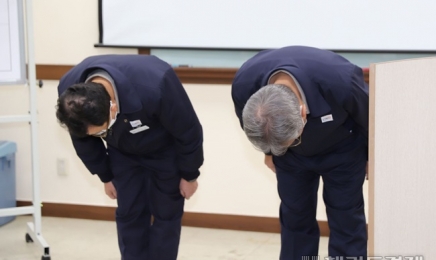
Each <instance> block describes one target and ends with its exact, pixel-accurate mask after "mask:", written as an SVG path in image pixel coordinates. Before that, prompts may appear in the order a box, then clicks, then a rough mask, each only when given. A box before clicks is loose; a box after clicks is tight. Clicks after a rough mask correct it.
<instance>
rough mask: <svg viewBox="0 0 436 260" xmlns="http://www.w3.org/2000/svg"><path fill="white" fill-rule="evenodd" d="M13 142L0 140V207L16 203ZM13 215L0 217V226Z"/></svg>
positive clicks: (15, 146) (12, 218)
mask: <svg viewBox="0 0 436 260" xmlns="http://www.w3.org/2000/svg"><path fill="white" fill-rule="evenodd" d="M16 151H17V145H16V144H15V143H14V142H9V141H0V209H2V208H13V207H16V205H17V198H16V192H15V153H16ZM14 219H15V216H8V217H0V226H2V225H4V224H6V223H8V222H10V221H12V220H14Z"/></svg>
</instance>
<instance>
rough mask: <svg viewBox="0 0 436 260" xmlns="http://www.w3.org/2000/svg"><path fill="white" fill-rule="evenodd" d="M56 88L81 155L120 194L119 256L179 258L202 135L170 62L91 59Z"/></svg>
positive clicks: (109, 190) (111, 192)
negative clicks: (184, 208) (183, 218)
mask: <svg viewBox="0 0 436 260" xmlns="http://www.w3.org/2000/svg"><path fill="white" fill-rule="evenodd" d="M58 92H59V99H58V102H57V111H56V116H57V118H58V120H59V122H60V124H61V125H62V126H64V127H66V128H67V129H68V131H69V133H70V135H71V139H72V142H73V145H74V148H75V150H76V153H77V155H78V156H79V158H80V159H81V160H82V162H83V163H84V164H85V166H86V167H87V169H88V170H89V171H90V172H91V173H92V174H96V175H98V177H99V178H100V180H101V181H102V182H103V183H104V189H105V192H106V194H107V195H108V196H109V197H110V198H112V199H117V203H118V207H117V210H116V223H117V230H118V243H119V248H120V252H121V255H122V259H123V260H144V259H154V260H157V259H168V260H171V259H174V260H175V259H176V258H177V252H178V246H179V241H180V232H181V219H182V215H183V207H184V199H189V198H190V197H191V196H192V195H193V194H194V193H195V191H196V189H197V186H198V184H197V177H198V176H199V174H200V172H199V168H200V166H201V165H202V163H203V148H202V147H203V133H202V127H201V125H200V122H199V120H198V118H197V115H196V113H195V111H194V109H193V107H192V105H191V102H190V100H189V98H188V96H187V94H186V92H185V90H184V88H183V86H182V85H181V83H180V81H179V79H178V78H177V76H176V74H175V72H174V70H173V69H172V67H171V66H169V65H168V64H167V63H165V62H163V61H161V60H159V59H158V58H156V57H154V56H145V55H102V56H93V57H89V58H87V59H85V60H84V61H82V62H81V63H80V64H78V65H77V66H75V67H74V68H72V69H71V70H70V71H69V72H68V73H66V75H64V76H63V77H62V79H61V80H60V83H59V86H58ZM105 143H106V145H105Z"/></svg>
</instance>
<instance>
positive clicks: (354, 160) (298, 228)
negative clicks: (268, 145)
mask: <svg viewBox="0 0 436 260" xmlns="http://www.w3.org/2000/svg"><path fill="white" fill-rule="evenodd" d="M303 141H304V140H303ZM273 160H274V164H275V166H276V172H277V182H278V192H279V196H280V199H281V204H280V223H281V240H282V241H281V242H282V246H281V252H280V259H282V260H301V259H304V258H303V256H318V247H319V237H320V232H319V227H318V224H317V220H316V206H317V198H318V197H317V193H318V186H319V179H320V177H321V178H322V180H323V183H324V190H323V199H324V203H325V205H326V211H327V218H328V225H329V228H330V239H329V248H328V250H329V256H331V257H333V258H334V259H336V257H340V256H342V257H343V258H344V259H345V258H346V257H360V256H363V259H366V256H367V231H366V220H365V212H364V201H363V192H362V185H363V182H364V180H365V168H366V162H367V148H366V144H365V142H364V141H363V138H361V137H359V138H357V139H355V140H352V141H351V142H348V143H347V144H346V145H344V146H342V147H340V148H338V149H335V151H334V152H331V153H328V154H325V155H317V156H312V157H303V156H300V155H298V154H293V153H291V152H289V151H288V152H287V153H286V154H285V155H283V156H281V157H274V158H273ZM323 257H324V256H321V258H322V259H323ZM310 259H312V258H310ZM338 259H339V258H338ZM341 259H342V258H341ZM358 259H360V258H358Z"/></svg>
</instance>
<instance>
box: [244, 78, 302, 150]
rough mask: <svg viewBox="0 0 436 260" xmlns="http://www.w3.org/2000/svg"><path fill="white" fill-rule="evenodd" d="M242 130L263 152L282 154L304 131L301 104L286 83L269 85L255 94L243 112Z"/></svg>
mask: <svg viewBox="0 0 436 260" xmlns="http://www.w3.org/2000/svg"><path fill="white" fill-rule="evenodd" d="M242 121H243V124H244V131H245V134H246V135H247V137H248V139H249V140H250V142H251V143H252V144H253V145H254V146H255V147H256V148H257V149H259V150H261V151H262V152H264V153H270V152H271V153H272V154H274V155H276V156H279V155H283V154H284V153H286V150H287V149H288V142H289V141H290V140H293V139H296V138H297V137H298V136H299V135H300V133H301V131H302V130H303V127H304V125H303V120H302V116H301V112H300V103H299V100H298V98H297V96H296V95H295V93H294V92H293V91H292V90H291V89H290V88H288V87H287V86H285V85H279V84H270V85H267V86H265V87H263V88H261V89H260V90H259V91H257V92H256V93H254V94H253V95H252V96H251V97H250V99H248V101H247V104H246V105H245V107H244V110H243V111H242Z"/></svg>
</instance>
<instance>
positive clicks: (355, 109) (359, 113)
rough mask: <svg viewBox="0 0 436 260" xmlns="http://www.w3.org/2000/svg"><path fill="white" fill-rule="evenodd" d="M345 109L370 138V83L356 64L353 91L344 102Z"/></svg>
mask: <svg viewBox="0 0 436 260" xmlns="http://www.w3.org/2000/svg"><path fill="white" fill-rule="evenodd" d="M344 109H345V110H346V111H347V112H348V114H349V115H350V117H351V118H353V120H354V121H355V122H356V123H357V125H358V127H359V131H360V132H361V133H362V134H363V135H364V136H365V138H366V140H368V120H369V96H368V85H367V84H366V83H365V81H364V79H363V72H362V69H361V68H359V67H357V66H355V68H354V71H353V74H352V76H351V91H350V92H349V95H348V97H347V98H346V100H345V103H344Z"/></svg>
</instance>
